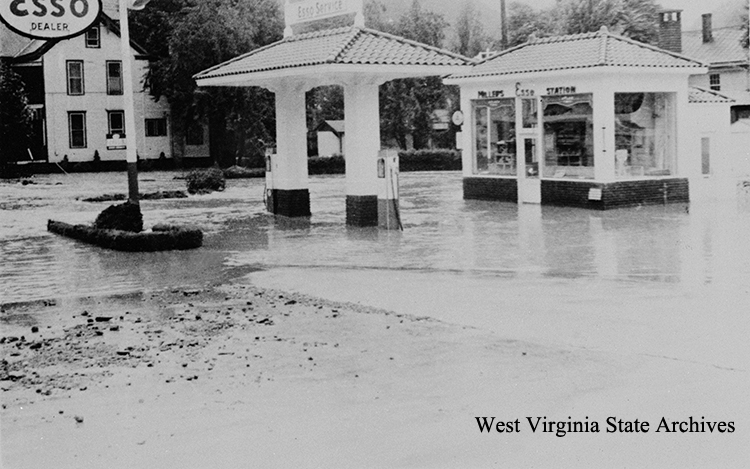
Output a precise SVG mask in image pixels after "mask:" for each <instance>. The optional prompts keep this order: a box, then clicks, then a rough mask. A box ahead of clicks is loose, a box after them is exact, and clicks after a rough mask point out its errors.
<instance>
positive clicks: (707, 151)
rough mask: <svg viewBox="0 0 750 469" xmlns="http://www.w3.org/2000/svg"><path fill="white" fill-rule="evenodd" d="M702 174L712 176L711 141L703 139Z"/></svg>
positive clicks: (706, 138)
mask: <svg viewBox="0 0 750 469" xmlns="http://www.w3.org/2000/svg"><path fill="white" fill-rule="evenodd" d="M701 173H702V174H703V175H704V176H708V175H709V174H711V139H710V138H709V137H701Z"/></svg>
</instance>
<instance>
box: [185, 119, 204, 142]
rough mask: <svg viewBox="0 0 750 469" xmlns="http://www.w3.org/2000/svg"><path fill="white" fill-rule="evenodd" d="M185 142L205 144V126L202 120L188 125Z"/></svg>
mask: <svg viewBox="0 0 750 469" xmlns="http://www.w3.org/2000/svg"><path fill="white" fill-rule="evenodd" d="M185 143H186V144H187V145H203V126H202V125H201V123H200V122H193V123H191V124H190V125H188V128H187V132H186V135H185Z"/></svg>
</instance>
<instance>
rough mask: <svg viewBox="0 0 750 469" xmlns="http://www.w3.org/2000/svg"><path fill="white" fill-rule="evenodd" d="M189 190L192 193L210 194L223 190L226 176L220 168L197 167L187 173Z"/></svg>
mask: <svg viewBox="0 0 750 469" xmlns="http://www.w3.org/2000/svg"><path fill="white" fill-rule="evenodd" d="M186 179H187V191H188V192H189V193H191V194H208V193H210V192H213V191H223V190H224V187H226V178H225V177H224V173H223V172H222V171H221V170H220V169H219V168H207V169H196V170H193V171H190V173H189V174H188V175H187V178H186Z"/></svg>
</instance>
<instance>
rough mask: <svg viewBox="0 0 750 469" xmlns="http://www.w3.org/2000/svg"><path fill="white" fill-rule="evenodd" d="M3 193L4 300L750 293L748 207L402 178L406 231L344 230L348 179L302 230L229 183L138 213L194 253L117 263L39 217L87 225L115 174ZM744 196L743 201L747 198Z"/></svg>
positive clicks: (331, 179)
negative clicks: (201, 294)
mask: <svg viewBox="0 0 750 469" xmlns="http://www.w3.org/2000/svg"><path fill="white" fill-rule="evenodd" d="M175 175H176V173H171V172H163V173H160V172H158V173H149V174H148V180H145V181H144V182H143V183H142V190H143V191H144V192H147V191H154V190H180V189H183V188H184V181H180V180H175V179H174V176H175ZM36 180H37V184H36V185H30V186H21V185H20V184H7V183H2V184H0V200H2V201H3V202H2V205H0V256H1V257H2V265H0V293H1V295H0V302H11V301H25V300H33V299H39V298H50V297H59V296H85V295H92V294H104V293H116V292H126V291H133V290H141V289H153V288H161V287H168V286H172V285H182V284H200V283H205V282H213V281H221V280H222V279H227V278H229V277H231V276H232V275H236V274H237V271H236V270H235V269H240V271H245V270H246V269H251V268H252V269H255V268H265V269H273V268H274V267H277V266H302V267H305V266H308V267H320V266H329V267H337V268H345V269H351V270H352V271H356V270H358V269H393V270H419V271H427V272H438V271H442V272H462V273H466V274H471V275H481V276H487V275H491V276H498V277H504V278H507V277H515V278H519V279H524V278H528V279H535V280H543V279H550V280H554V279H588V278H590V279H598V280H612V281H616V282H639V283H645V284H675V285H680V286H684V287H686V288H694V287H696V286H701V285H709V284H710V285H714V286H718V287H720V288H727V289H731V288H735V289H737V288H739V289H741V291H744V292H746V291H747V289H748V286H750V247H749V246H750V243H748V242H747V240H746V233H750V203H747V201H746V200H745V199H744V198H743V197H744V196H743V197H740V198H739V199H738V200H737V201H735V202H731V203H722V204H719V203H713V204H707V205H698V204H693V205H690V206H689V207H688V206H687V205H681V204H677V205H667V206H656V207H636V208H628V209H619V210H613V211H607V212H597V211H588V210H582V209H575V208H565V207H546V206H545V207H541V206H538V205H520V206H519V205H517V204H513V203H500V202H488V201H474V200H463V199H462V193H461V176H460V174H458V173H405V174H402V175H401V189H402V190H401V193H402V201H401V209H402V218H403V223H404V226H405V231H403V232H398V231H386V230H378V229H376V228H349V227H346V226H345V224H344V220H345V202H344V178H343V177H341V176H325V177H312V178H311V179H310V193H311V206H312V207H311V208H312V213H313V216H312V217H311V218H309V219H307V218H305V219H288V218H283V217H279V218H276V217H272V216H270V215H268V214H266V213H265V210H264V207H263V202H262V195H263V181H262V180H260V179H253V180H230V181H228V184H227V185H228V187H227V190H226V191H225V192H223V193H216V194H211V195H208V196H191V197H190V198H188V199H178V200H162V201H144V202H143V203H142V207H143V212H144V219H145V220H144V221H145V223H146V225H152V224H154V223H156V222H160V221H164V222H168V223H183V224H192V225H197V226H199V227H201V228H202V229H204V230H206V233H207V235H206V238H205V245H204V247H203V248H202V249H200V250H196V251H185V252H168V253H118V252H112V251H106V250H102V249H99V248H95V247H91V246H87V245H84V244H81V243H78V242H75V241H71V240H68V239H65V238H61V237H58V236H54V235H51V234H49V233H47V232H46V231H45V226H46V220H47V219H48V218H55V219H60V220H63V221H68V222H72V223H84V222H86V223H87V222H91V221H92V220H93V219H94V218H95V216H96V214H97V213H98V212H99V211H101V210H102V209H103V208H104V207H105V206H106V204H93V203H86V202H82V201H81V199H82V198H84V197H90V196H95V195H101V194H103V193H108V192H113V189H112V188H113V187H115V188H116V189H115V191H116V190H117V188H119V189H120V190H121V191H122V192H125V191H126V189H127V188H126V181H125V180H124V177H123V175H120V174H114V173H113V174H97V175H73V176H68V177H66V176H62V175H49V176H40V177H38V178H36ZM748 197H750V196H748Z"/></svg>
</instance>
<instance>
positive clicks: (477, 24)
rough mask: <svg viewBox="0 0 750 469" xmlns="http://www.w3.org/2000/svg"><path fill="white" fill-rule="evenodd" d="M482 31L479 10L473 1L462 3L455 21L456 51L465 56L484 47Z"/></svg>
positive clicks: (476, 52) (473, 53)
mask: <svg viewBox="0 0 750 469" xmlns="http://www.w3.org/2000/svg"><path fill="white" fill-rule="evenodd" d="M485 42H486V40H485V37H484V31H483V28H482V22H481V21H480V20H479V11H478V10H477V9H476V7H475V6H474V2H473V1H469V2H467V3H465V4H464V6H463V7H462V8H461V13H459V16H458V20H457V21H456V46H455V47H454V48H453V50H455V51H456V52H458V53H459V54H461V55H465V56H467V57H474V56H476V55H477V54H478V53H479V52H481V51H482V49H484V46H485Z"/></svg>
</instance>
